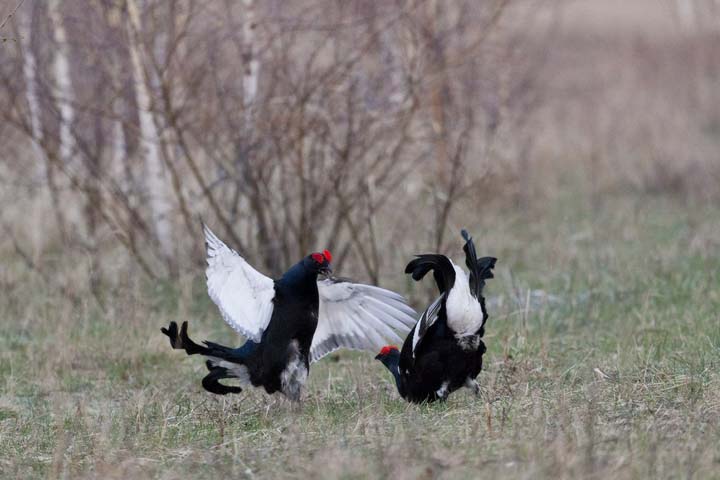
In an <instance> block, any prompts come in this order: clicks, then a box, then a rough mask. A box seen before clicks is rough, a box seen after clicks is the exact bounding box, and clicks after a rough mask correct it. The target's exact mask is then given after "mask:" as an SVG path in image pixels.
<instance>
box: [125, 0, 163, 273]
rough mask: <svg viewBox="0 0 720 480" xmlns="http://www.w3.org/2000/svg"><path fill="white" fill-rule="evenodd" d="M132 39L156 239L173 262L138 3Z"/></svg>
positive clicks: (132, 5)
mask: <svg viewBox="0 0 720 480" xmlns="http://www.w3.org/2000/svg"><path fill="white" fill-rule="evenodd" d="M127 9H128V16H129V19H130V24H129V29H128V30H129V32H128V33H129V39H130V45H129V47H130V60H131V62H132V76H133V81H134V84H135V94H136V97H137V105H138V109H139V112H138V116H139V119H140V136H141V148H142V151H143V154H144V155H145V166H146V172H147V177H146V182H147V183H146V186H147V190H148V200H149V207H150V211H151V216H152V223H153V226H154V228H155V235H156V236H157V239H158V242H159V244H160V251H161V253H162V255H163V256H165V258H166V259H170V258H172V254H173V242H172V225H171V218H170V213H171V210H172V203H171V198H170V192H169V191H168V181H167V174H166V172H165V168H164V166H163V164H162V159H161V158H160V146H159V143H160V135H159V132H158V129H157V127H156V125H155V121H154V120H153V114H152V111H151V108H152V104H151V103H152V102H151V99H150V92H149V82H147V79H146V76H145V70H144V68H143V60H142V57H143V51H142V45H141V42H140V32H141V31H142V28H141V23H140V11H139V9H138V4H137V2H136V1H135V0H127Z"/></svg>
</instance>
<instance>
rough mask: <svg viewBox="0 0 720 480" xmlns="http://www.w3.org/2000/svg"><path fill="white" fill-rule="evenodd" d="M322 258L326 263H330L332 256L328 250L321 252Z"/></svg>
mask: <svg viewBox="0 0 720 480" xmlns="http://www.w3.org/2000/svg"><path fill="white" fill-rule="evenodd" d="M323 257H325V260H327V261H328V263H330V262H332V254H331V253H330V250H323Z"/></svg>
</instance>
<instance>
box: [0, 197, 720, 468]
mask: <svg viewBox="0 0 720 480" xmlns="http://www.w3.org/2000/svg"><path fill="white" fill-rule="evenodd" d="M477 222H478V223H477V224H474V225H468V226H469V227H471V228H472V229H473V230H474V231H475V232H476V233H475V235H476V238H477V239H478V243H479V250H480V253H481V254H493V255H496V256H498V257H499V258H500V261H499V263H498V269H497V275H496V277H497V278H496V279H495V280H494V281H492V282H491V283H490V284H489V287H488V291H487V294H488V295H489V296H490V297H492V298H494V299H495V300H494V303H493V305H494V306H493V308H492V309H491V312H490V314H491V318H490V321H489V322H490V323H489V325H488V329H487V335H486V344H487V346H488V353H487V355H486V368H485V370H484V371H483V372H482V373H481V375H480V377H479V379H480V381H481V384H482V385H483V388H484V392H483V398H482V399H476V398H474V397H473V396H471V395H470V394H469V393H468V392H465V391H462V392H459V393H457V394H455V395H453V396H452V397H451V398H450V400H449V401H448V402H447V404H445V405H432V406H415V405H408V404H406V403H405V402H403V401H401V400H400V399H399V397H398V395H397V392H396V391H395V390H394V387H393V386H392V384H391V379H390V376H389V374H388V373H387V372H386V371H385V369H384V368H383V367H382V366H381V365H380V364H379V363H378V362H375V361H374V360H373V359H372V357H373V355H371V354H360V353H348V352H343V353H340V354H337V355H333V356H332V357H330V358H326V359H324V360H323V361H322V362H320V363H319V364H317V365H315V366H314V367H313V369H312V372H311V375H310V381H309V385H308V388H307V392H306V399H305V401H304V402H303V405H302V408H301V411H300V412H296V411H295V410H294V409H293V406H291V405H290V404H289V403H288V402H287V401H285V400H283V399H281V398H279V397H277V396H274V397H269V396H267V395H265V394H264V393H262V392H259V391H247V392H245V393H243V394H242V395H239V396H229V397H225V398H222V397H216V396H212V395H210V394H207V393H205V392H204V391H203V390H202V388H201V386H200V378H201V377H202V375H203V370H204V366H203V364H202V362H201V361H200V360H199V359H196V358H188V357H186V356H185V355H184V354H181V353H179V352H176V351H172V350H170V348H169V346H168V344H167V341H166V340H167V339H166V338H164V337H163V336H162V335H161V334H160V331H159V329H160V327H161V326H163V325H166V324H167V323H168V322H169V321H170V320H178V321H179V320H186V319H188V320H190V329H191V333H192V334H193V335H195V336H196V337H198V338H205V337H207V338H210V339H214V340H223V341H225V342H228V343H234V337H233V334H232V333H231V330H230V329H229V328H227V327H225V326H224V324H223V322H222V321H221V319H220V317H219V315H218V314H217V312H216V310H215V308H214V306H213V305H212V304H211V303H210V301H209V299H208V298H207V295H206V293H205V290H204V284H203V272H202V270H201V269H198V270H197V272H195V273H194V274H193V275H192V276H187V277H182V278H181V279H180V281H178V282H177V283H175V284H172V285H163V286H160V285H152V284H148V283H147V281H146V280H141V279H139V277H133V276H132V275H131V274H130V273H122V274H118V277H119V278H118V279H117V286H116V288H115V289H114V290H112V291H107V292H104V295H105V299H106V311H105V312H102V311H101V310H100V309H99V308H98V306H97V304H96V303H95V302H94V301H93V300H92V297H91V296H90V295H85V294H83V293H82V291H80V292H79V298H83V299H86V300H83V301H77V300H71V299H68V294H67V291H68V288H69V289H71V290H72V288H74V286H75V285H78V287H77V288H81V287H80V286H79V285H82V284H83V283H86V280H85V276H87V265H86V264H89V261H86V259H83V258H64V257H63V256H62V255H61V253H60V252H58V253H57V254H56V255H55V256H54V257H52V258H48V259H46V260H45V266H46V268H51V269H52V270H54V271H55V274H54V275H53V276H54V278H56V279H57V282H58V284H57V285H54V286H53V285H48V284H47V282H46V281H43V280H41V279H40V278H39V277H38V276H37V275H35V274H34V273H32V272H30V271H28V270H27V269H26V268H24V267H23V265H22V263H21V262H20V261H19V260H18V259H16V258H14V257H9V258H6V259H5V261H4V262H3V266H2V267H1V270H0V282H2V289H3V295H2V297H0V298H1V300H0V302H1V303H0V312H2V318H3V320H2V335H0V476H1V477H3V478H12V477H15V478H33V477H50V478H78V477H81V478H82V477H99V478H147V477H149V478H187V477H201V476H204V477H206V478H207V476H208V475H209V476H211V477H220V476H228V475H229V476H231V477H233V478H237V477H241V478H243V477H247V478H254V477H280V476H282V477H290V478H475V477H476V476H477V475H478V473H479V474H481V476H482V477H484V478H490V477H492V478H544V477H554V478H577V477H586V478H593V477H594V478H605V477H607V476H611V477H612V478H638V477H649V478H658V477H661V478H720V420H719V419H720V376H719V374H718V370H719V369H718V367H719V366H720V322H719V321H718V320H719V318H718V312H720V255H719V254H718V252H719V251H720V250H719V248H720V227H719V225H720V211H718V210H717V208H711V207H710V206H702V205H693V204H687V203H685V202H682V201H680V200H677V199H673V198H669V197H662V196H656V197H650V196H637V195H634V194H623V193H619V194H615V195H612V196H608V197H607V198H604V199H603V200H602V201H600V202H595V203H591V202H586V201H584V200H583V199H582V197H580V199H578V197H574V196H572V195H570V194H567V195H565V196H563V195H560V196H558V198H556V199H554V200H552V201H550V202H549V203H548V204H547V205H538V206H535V207H534V208H533V209H532V211H526V212H518V211H516V210H509V211H505V212H497V213H496V214H493V215H484V216H482V217H481V218H478V220H477ZM458 227H459V226H458ZM459 240H460V239H459V236H458V252H460V250H459V248H460V241H459ZM402 267H403V265H397V266H396V270H397V275H396V276H395V277H394V278H395V284H393V285H388V286H390V287H394V288H396V289H398V290H400V291H404V292H408V291H409V292H410V296H411V298H412V299H413V301H414V302H416V306H418V307H421V306H422V304H423V303H424V302H426V301H427V300H428V297H426V295H425V291H424V290H422V289H418V288H415V289H414V290H410V288H411V287H410V285H409V284H407V283H406V280H405V279H403V278H402V277H401V275H400V272H401V270H402ZM126 270H127V268H126V266H124V265H119V266H118V271H121V272H125V271H126ZM346 273H347V272H346ZM120 277H122V278H120ZM60 284H62V285H64V288H65V293H64V294H61V293H59V292H60V289H59V288H58V285H60ZM528 288H531V289H541V290H543V291H545V292H547V293H550V294H552V295H554V296H555V297H553V300H552V301H548V302H545V303H542V302H540V304H536V302H530V303H527V302H525V301H523V300H522V299H523V298H527V297H526V296H525V294H524V293H523V292H526V291H527V289H528ZM515 296H517V297H519V298H520V299H521V300H520V301H519V302H515V301H513V300H512V298H513V297H515Z"/></svg>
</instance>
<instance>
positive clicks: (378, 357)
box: [375, 353, 382, 361]
mask: <svg viewBox="0 0 720 480" xmlns="http://www.w3.org/2000/svg"><path fill="white" fill-rule="evenodd" d="M381 356H382V355H380V354H379V353H378V354H377V355H375V360H380V361H382V360H381V358H380V357H381Z"/></svg>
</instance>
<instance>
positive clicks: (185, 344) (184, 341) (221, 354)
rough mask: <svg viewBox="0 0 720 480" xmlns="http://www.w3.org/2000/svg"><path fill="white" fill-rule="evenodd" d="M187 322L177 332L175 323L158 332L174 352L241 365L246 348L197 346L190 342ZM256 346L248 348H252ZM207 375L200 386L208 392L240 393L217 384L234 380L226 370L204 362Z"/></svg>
mask: <svg viewBox="0 0 720 480" xmlns="http://www.w3.org/2000/svg"><path fill="white" fill-rule="evenodd" d="M187 327H188V322H183V323H182V325H181V326H180V329H179V330H178V326H177V323H175V322H170V325H169V326H168V328H161V329H160V331H161V332H162V333H163V334H165V335H167V336H168V338H170V346H171V347H172V348H174V349H176V350H185V353H187V354H188V355H197V354H200V355H204V356H206V357H214V358H220V359H222V360H227V361H229V362H233V363H238V364H242V363H243V360H244V355H243V354H244V353H246V352H245V350H247V348H244V347H243V348H238V349H234V348H230V347H226V346H224V345H219V344H217V343H213V342H209V341H204V342H203V343H204V344H205V346H202V345H199V344H197V343H195V342H194V341H192V340H191V339H190V337H189V336H188V334H187ZM254 345H256V344H254V343H253V344H252V345H251V346H249V347H250V348H252V347H253V346H254ZM206 365H207V368H208V370H210V373H208V374H207V375H206V376H205V377H204V378H203V379H202V386H203V388H204V389H205V390H207V391H208V392H211V393H214V394H217V395H225V394H228V393H240V392H242V388H240V387H236V386H228V385H223V384H222V383H220V382H219V380H222V379H224V378H235V375H233V374H232V373H231V372H230V371H229V370H228V369H227V368H225V367H220V366H217V365H213V364H212V362H211V361H210V360H208V361H207V362H206Z"/></svg>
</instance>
